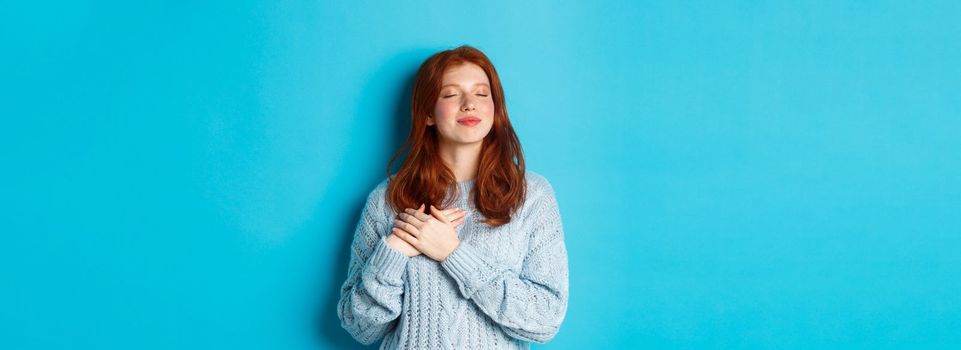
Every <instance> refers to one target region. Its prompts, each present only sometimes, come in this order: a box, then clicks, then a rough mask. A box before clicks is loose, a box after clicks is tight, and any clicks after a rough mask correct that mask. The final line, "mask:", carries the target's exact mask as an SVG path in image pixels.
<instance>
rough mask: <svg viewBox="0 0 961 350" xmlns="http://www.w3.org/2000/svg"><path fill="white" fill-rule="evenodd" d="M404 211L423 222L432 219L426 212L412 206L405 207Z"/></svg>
mask: <svg viewBox="0 0 961 350" xmlns="http://www.w3.org/2000/svg"><path fill="white" fill-rule="evenodd" d="M421 206H423V205H421ZM404 213H407V214H408V215H410V216H413V217H415V218H417V220H420V221H421V222H427V219H430V215H427V214H425V213H424V212H423V211H419V210H414V209H411V208H407V209H404ZM414 224H416V223H414Z"/></svg>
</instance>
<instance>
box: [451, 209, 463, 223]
mask: <svg viewBox="0 0 961 350" xmlns="http://www.w3.org/2000/svg"><path fill="white" fill-rule="evenodd" d="M457 210H458V211H456V212H454V213H452V214H451V215H447V219H448V220H450V222H451V223H454V222H456V221H457V220H460V219H463V218H464V216H466V215H467V211H466V210H463V209H460V208H458V209H457Z"/></svg>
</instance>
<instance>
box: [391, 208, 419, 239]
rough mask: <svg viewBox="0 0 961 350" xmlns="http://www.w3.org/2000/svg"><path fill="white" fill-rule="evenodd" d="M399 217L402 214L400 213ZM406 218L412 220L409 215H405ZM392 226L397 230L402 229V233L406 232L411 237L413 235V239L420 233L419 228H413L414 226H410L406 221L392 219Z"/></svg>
mask: <svg viewBox="0 0 961 350" xmlns="http://www.w3.org/2000/svg"><path fill="white" fill-rule="evenodd" d="M401 215H404V214H403V213H401ZM406 216H407V217H408V218H412V219H413V217H412V216H410V215H406ZM413 220H417V219H413ZM394 226H395V228H399V229H402V230H404V231H407V233H410V234H411V235H413V236H415V237H416V236H417V234H419V233H420V226H415V225H414V224H411V223H409V222H407V221H403V220H398V219H394Z"/></svg>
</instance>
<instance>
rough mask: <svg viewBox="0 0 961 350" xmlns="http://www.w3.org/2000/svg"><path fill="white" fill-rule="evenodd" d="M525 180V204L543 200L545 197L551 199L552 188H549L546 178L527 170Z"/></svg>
mask: <svg viewBox="0 0 961 350" xmlns="http://www.w3.org/2000/svg"><path fill="white" fill-rule="evenodd" d="M525 180H527V202H533V201H537V200H539V199H545V198H546V197H547V198H551V199H553V197H554V187H553V186H551V183H550V181H547V178H546V177H544V176H543V175H541V174H540V173H537V172H534V171H530V170H527V171H526V172H525Z"/></svg>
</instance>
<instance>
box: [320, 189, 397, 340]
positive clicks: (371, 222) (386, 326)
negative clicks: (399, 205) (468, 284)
mask: <svg viewBox="0 0 961 350" xmlns="http://www.w3.org/2000/svg"><path fill="white" fill-rule="evenodd" d="M383 193H384V192H383V191H382V190H378V189H375V190H374V191H372V193H371V194H370V195H369V196H368V198H367V204H366V205H365V207H364V209H363V213H362V215H361V219H360V222H358V223H357V227H356V230H355V233H354V240H353V243H352V244H351V251H350V265H349V267H348V271H347V281H346V282H344V284H343V286H342V287H341V290H340V301H339V302H338V304H337V315H338V317H340V321H341V326H342V327H344V329H346V330H347V332H348V333H350V335H351V336H353V337H354V339H357V341H359V342H361V343H362V344H365V345H370V344H373V343H374V342H376V341H377V340H379V339H381V338H383V337H384V335H386V334H387V332H388V331H390V330H391V329H392V328H394V327H396V322H397V317H398V316H400V312H401V307H402V304H403V301H402V296H403V293H404V280H403V277H404V273H405V272H406V270H407V262H408V261H409V260H410V258H409V257H408V256H406V255H404V254H403V253H401V252H399V251H397V250H395V249H393V248H391V247H390V246H388V245H387V241H386V235H385V234H383V233H384V232H386V223H385V222H383V221H384V220H383V219H382V218H381V216H382V215H381V213H383V204H382V203H383V199H382V198H381V197H383Z"/></svg>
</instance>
